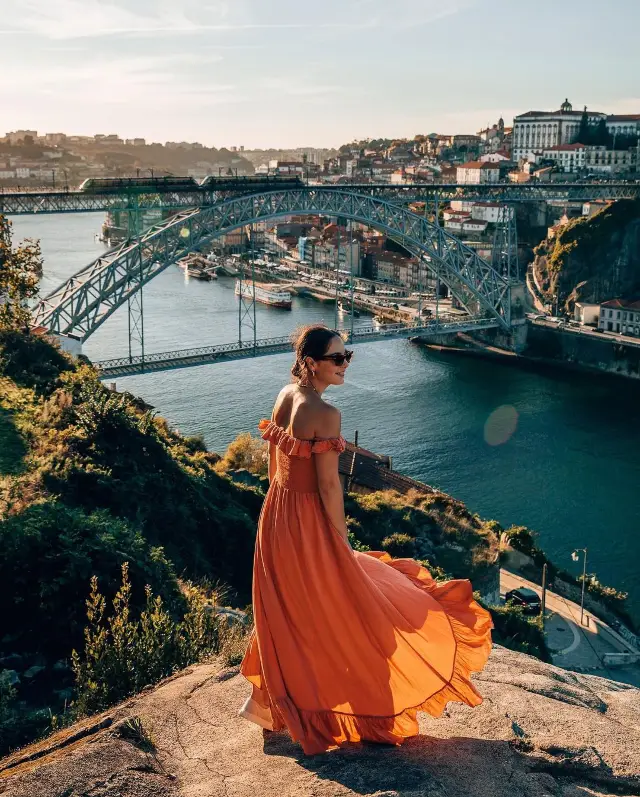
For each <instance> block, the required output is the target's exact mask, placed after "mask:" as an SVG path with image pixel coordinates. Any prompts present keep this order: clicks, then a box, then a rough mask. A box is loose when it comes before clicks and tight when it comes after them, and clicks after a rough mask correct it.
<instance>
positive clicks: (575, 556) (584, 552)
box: [571, 548, 587, 625]
mask: <svg viewBox="0 0 640 797" xmlns="http://www.w3.org/2000/svg"><path fill="white" fill-rule="evenodd" d="M580 553H582V555H583V560H582V597H581V598H580V625H582V618H583V616H584V588H585V585H586V583H587V549H586V548H576V549H575V551H573V553H572V554H571V558H572V559H573V561H574V562H577V561H578V560H579V559H580V556H579V554H580Z"/></svg>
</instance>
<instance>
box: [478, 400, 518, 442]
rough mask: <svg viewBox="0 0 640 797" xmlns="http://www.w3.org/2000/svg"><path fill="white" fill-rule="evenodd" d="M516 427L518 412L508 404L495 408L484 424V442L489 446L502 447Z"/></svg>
mask: <svg viewBox="0 0 640 797" xmlns="http://www.w3.org/2000/svg"><path fill="white" fill-rule="evenodd" d="M517 426H518V411H517V410H516V408H515V407H513V406H511V405H510V404H503V405H502V406H501V407H497V408H496V409H495V410H494V411H493V412H492V413H491V415H489V417H488V418H487V420H486V422H485V424H484V440H485V443H487V444H488V445H490V446H501V445H504V443H506V442H507V441H508V440H510V439H511V437H512V436H513V434H514V432H515V431H516V428H517Z"/></svg>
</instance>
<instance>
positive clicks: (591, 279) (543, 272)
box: [534, 200, 640, 312]
mask: <svg viewBox="0 0 640 797" xmlns="http://www.w3.org/2000/svg"><path fill="white" fill-rule="evenodd" d="M534 268H535V270H536V274H537V277H538V281H539V283H540V285H541V288H542V289H543V291H544V292H545V293H547V295H549V296H555V295H556V293H557V295H558V297H559V300H560V305H561V306H562V305H564V306H565V309H566V310H567V311H569V312H571V311H572V310H573V304H574V302H576V301H583V302H602V301H606V300H607V299H612V298H616V297H617V298H637V296H638V295H640V200H633V201H632V200H621V201H619V202H616V203H614V204H613V205H611V206H610V207H608V208H606V209H605V210H603V211H601V212H600V213H598V214H596V215H595V216H593V217H592V218H591V219H576V220H575V221H572V222H570V223H569V224H568V225H567V226H566V227H564V228H563V229H562V230H561V231H560V232H559V233H558V235H557V236H556V237H555V239H554V240H553V241H549V242H545V243H543V244H542V245H541V247H540V248H539V250H538V256H537V258H536V263H535V265H534Z"/></svg>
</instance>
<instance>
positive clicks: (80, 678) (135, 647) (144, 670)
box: [72, 563, 246, 716]
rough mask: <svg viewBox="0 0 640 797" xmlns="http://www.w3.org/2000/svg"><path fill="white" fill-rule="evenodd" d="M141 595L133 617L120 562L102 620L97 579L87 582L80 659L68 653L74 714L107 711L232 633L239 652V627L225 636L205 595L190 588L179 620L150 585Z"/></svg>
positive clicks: (241, 632)
mask: <svg viewBox="0 0 640 797" xmlns="http://www.w3.org/2000/svg"><path fill="white" fill-rule="evenodd" d="M145 596H146V600H145V605H144V608H143V610H142V611H141V612H140V615H139V617H135V616H134V612H133V611H132V607H131V583H130V581H129V571H128V565H127V563H125V564H123V566H122V583H121V586H120V588H119V590H118V591H117V593H116V595H115V597H114V599H113V612H112V613H111V614H110V615H108V616H107V614H106V600H105V598H104V596H103V595H102V594H101V593H100V592H99V591H98V579H97V578H96V577H95V576H94V577H93V578H92V579H91V592H90V595H89V599H88V600H87V620H88V625H87V627H86V628H85V632H84V653H83V655H82V656H80V654H79V653H77V651H75V650H74V651H73V654H72V663H73V670H74V674H75V678H76V688H77V700H76V702H75V705H74V710H75V712H76V715H77V716H84V715H86V714H89V713H93V712H95V711H101V710H103V709H105V708H108V707H109V706H111V705H113V704H114V703H117V702H119V701H120V700H122V699H124V698H126V697H128V696H130V695H133V694H136V693H137V692H139V691H140V690H141V689H142V688H143V687H145V686H147V685H150V684H155V683H157V682H158V681H160V680H161V679H162V678H164V677H166V676H168V675H171V674H172V673H173V672H175V671H176V670H179V669H182V668H183V667H186V666H188V665H189V664H193V663H194V662H197V661H200V660H202V659H203V658H206V657H208V656H211V655H212V654H214V653H217V652H219V651H220V650H221V648H222V646H223V643H224V641H225V636H231V635H233V644H234V645H235V646H236V648H237V650H240V649H242V651H244V647H246V631H245V630H244V628H242V629H237V628H234V629H233V631H232V632H229V630H228V628H229V627H228V625H227V623H226V622H224V621H222V622H221V621H220V620H219V619H218V616H217V615H216V614H215V613H214V612H213V611H210V610H209V608H208V607H207V603H206V599H205V596H204V595H203V593H202V592H201V591H200V590H198V589H196V588H195V587H189V588H187V590H186V596H185V600H186V610H185V612H184V614H183V616H182V617H181V618H180V619H176V618H175V617H174V616H173V615H172V614H171V613H170V612H168V611H167V609H166V608H165V606H164V604H163V601H162V598H161V597H160V596H159V595H156V596H154V595H153V592H152V590H151V588H150V587H149V586H147V587H146V588H145ZM221 629H222V630H223V632H222V633H221ZM225 632H226V634H225ZM227 644H228V643H227Z"/></svg>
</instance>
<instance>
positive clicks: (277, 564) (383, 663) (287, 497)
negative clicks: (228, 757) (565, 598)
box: [240, 420, 492, 754]
mask: <svg viewBox="0 0 640 797" xmlns="http://www.w3.org/2000/svg"><path fill="white" fill-rule="evenodd" d="M259 428H260V429H261V431H262V437H263V438H264V439H265V440H268V441H270V442H271V443H273V444H274V445H275V446H276V463H277V470H276V474H275V478H274V479H273V480H272V482H271V484H270V486H269V490H268V492H267V495H266V498H265V500H264V504H263V507H262V512H261V515H260V521H259V526H258V537H257V540H256V547H255V557H254V571H253V612H254V619H255V626H254V629H253V631H252V634H251V638H250V641H249V646H248V648H247V652H246V654H245V656H244V659H243V662H242V666H241V672H242V674H243V675H244V676H245V678H247V680H248V681H249V682H250V683H251V684H252V693H251V696H250V697H249V698H248V699H247V701H246V703H245V705H244V706H243V707H242V709H241V710H240V715H241V716H244V717H245V718H247V719H249V720H252V721H254V722H256V723H257V724H259V725H262V726H263V727H264V728H268V729H270V730H283V729H285V728H286V730H287V731H288V732H289V734H290V736H291V738H292V739H293V740H294V741H297V742H299V743H300V744H301V745H302V748H303V750H304V752H305V753H307V754H312V753H321V752H324V751H326V750H330V749H333V748H335V747H340V746H342V745H344V744H346V743H348V742H357V741H360V740H368V741H374V742H385V743H394V744H399V743H401V742H402V741H403V740H404V739H405V738H407V737H410V736H415V735H416V734H417V733H418V722H417V718H416V714H417V712H418V711H425V712H428V713H429V714H432V715H433V716H436V717H437V716H439V715H440V714H441V713H442V711H443V709H444V708H445V706H446V705H447V703H448V702H449V701H458V702H460V703H466V704H467V705H469V706H477V705H479V704H480V703H481V702H482V698H481V696H480V694H479V693H478V692H477V690H476V689H475V687H474V686H473V684H472V683H471V680H470V674H471V673H472V672H478V671H479V670H481V669H482V668H483V666H484V664H485V662H486V661H487V658H488V656H489V652H490V650H491V628H492V623H491V616H490V615H489V613H488V612H487V611H485V610H484V609H483V608H482V607H480V606H479V605H478V604H477V603H476V602H475V601H474V600H473V596H472V589H471V584H470V582H469V581H466V580H455V581H448V582H446V583H436V582H435V581H434V579H433V578H432V577H431V575H430V574H429V572H428V571H427V570H426V569H425V568H424V567H422V566H421V565H420V564H419V563H418V562H416V561H414V560H413V559H392V558H391V557H390V556H389V554H387V553H385V552H380V551H370V552H367V553H360V552H358V551H354V550H353V549H352V548H351V546H350V545H349V543H348V542H346V541H345V540H344V538H343V537H342V536H341V534H340V533H339V532H338V530H337V529H336V528H335V527H334V526H333V525H332V524H331V522H330V521H329V518H328V515H327V514H326V512H325V510H324V507H323V504H322V501H321V499H320V495H319V493H318V487H317V477H316V470H315V463H314V457H315V456H322V454H323V453H325V452H327V451H330V450H331V449H333V450H335V451H338V452H341V451H343V450H344V447H345V442H344V439H343V438H342V437H340V438H335V439H331V440H320V441H312V440H300V439H298V438H295V437H292V436H291V435H289V434H288V433H287V432H286V431H285V430H284V429H282V428H281V427H279V426H277V425H276V424H275V423H274V422H273V421H269V420H262V421H261V422H260V424H259Z"/></svg>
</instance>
